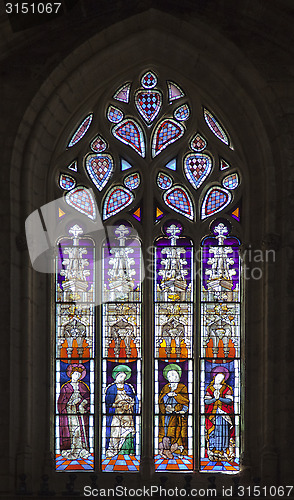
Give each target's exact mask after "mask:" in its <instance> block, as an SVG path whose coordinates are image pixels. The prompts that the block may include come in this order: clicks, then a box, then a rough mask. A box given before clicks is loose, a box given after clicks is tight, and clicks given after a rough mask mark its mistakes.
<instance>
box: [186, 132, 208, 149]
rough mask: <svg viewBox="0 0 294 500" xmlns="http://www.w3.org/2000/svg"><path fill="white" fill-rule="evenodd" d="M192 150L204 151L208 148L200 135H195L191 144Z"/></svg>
mask: <svg viewBox="0 0 294 500" xmlns="http://www.w3.org/2000/svg"><path fill="white" fill-rule="evenodd" d="M190 146H191V149H193V150H194V151H203V149H205V148H206V146H207V142H206V140H205V139H204V137H202V135H200V134H196V135H194V137H193V138H192V140H191V142H190Z"/></svg>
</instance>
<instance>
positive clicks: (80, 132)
mask: <svg viewBox="0 0 294 500" xmlns="http://www.w3.org/2000/svg"><path fill="white" fill-rule="evenodd" d="M92 119H93V113H90V114H89V115H88V116H86V118H84V120H83V121H82V123H81V124H80V125H79V127H78V128H77V130H76V131H75V132H74V134H73V135H72V137H71V139H70V141H69V143H68V145H67V147H68V148H71V147H72V146H74V145H75V144H76V143H77V142H79V141H80V140H81V139H82V138H83V137H84V135H85V133H86V132H87V131H88V130H89V127H90V125H91V123H92Z"/></svg>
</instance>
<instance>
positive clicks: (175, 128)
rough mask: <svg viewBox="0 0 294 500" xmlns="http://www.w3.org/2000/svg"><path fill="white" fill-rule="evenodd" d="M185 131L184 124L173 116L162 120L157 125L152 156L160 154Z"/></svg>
mask: <svg viewBox="0 0 294 500" xmlns="http://www.w3.org/2000/svg"><path fill="white" fill-rule="evenodd" d="M184 132H185V129H184V127H183V125H182V124H181V123H177V122H176V121H174V120H172V119H171V118H169V119H167V120H163V121H162V122H160V123H159V125H158V126H157V127H156V130H155V132H154V136H153V140H152V156H153V157H154V156H156V155H158V154H159V153H161V151H163V150H164V149H165V148H166V147H167V146H169V145H170V144H172V143H173V142H175V141H177V140H178V139H180V138H181V137H182V136H183V135H184Z"/></svg>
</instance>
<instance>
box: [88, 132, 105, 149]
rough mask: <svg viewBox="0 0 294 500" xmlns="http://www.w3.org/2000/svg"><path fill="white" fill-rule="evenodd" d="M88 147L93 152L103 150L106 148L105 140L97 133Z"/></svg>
mask: <svg viewBox="0 0 294 500" xmlns="http://www.w3.org/2000/svg"><path fill="white" fill-rule="evenodd" d="M90 148H91V149H92V151H94V153H102V151H105V149H107V142H106V141H105V140H104V139H103V137H102V136H101V135H99V134H98V135H96V137H94V139H93V141H92V142H91V143H90Z"/></svg>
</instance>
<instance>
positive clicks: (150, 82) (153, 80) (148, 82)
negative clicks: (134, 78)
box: [141, 71, 157, 89]
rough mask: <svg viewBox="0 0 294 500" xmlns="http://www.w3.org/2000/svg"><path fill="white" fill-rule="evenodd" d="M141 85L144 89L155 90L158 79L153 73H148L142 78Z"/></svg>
mask: <svg viewBox="0 0 294 500" xmlns="http://www.w3.org/2000/svg"><path fill="white" fill-rule="evenodd" d="M141 84H142V87H144V89H153V87H155V85H156V84H157V77H156V76H155V74H154V73H152V71H147V73H145V74H144V75H143V76H142V78H141Z"/></svg>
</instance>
